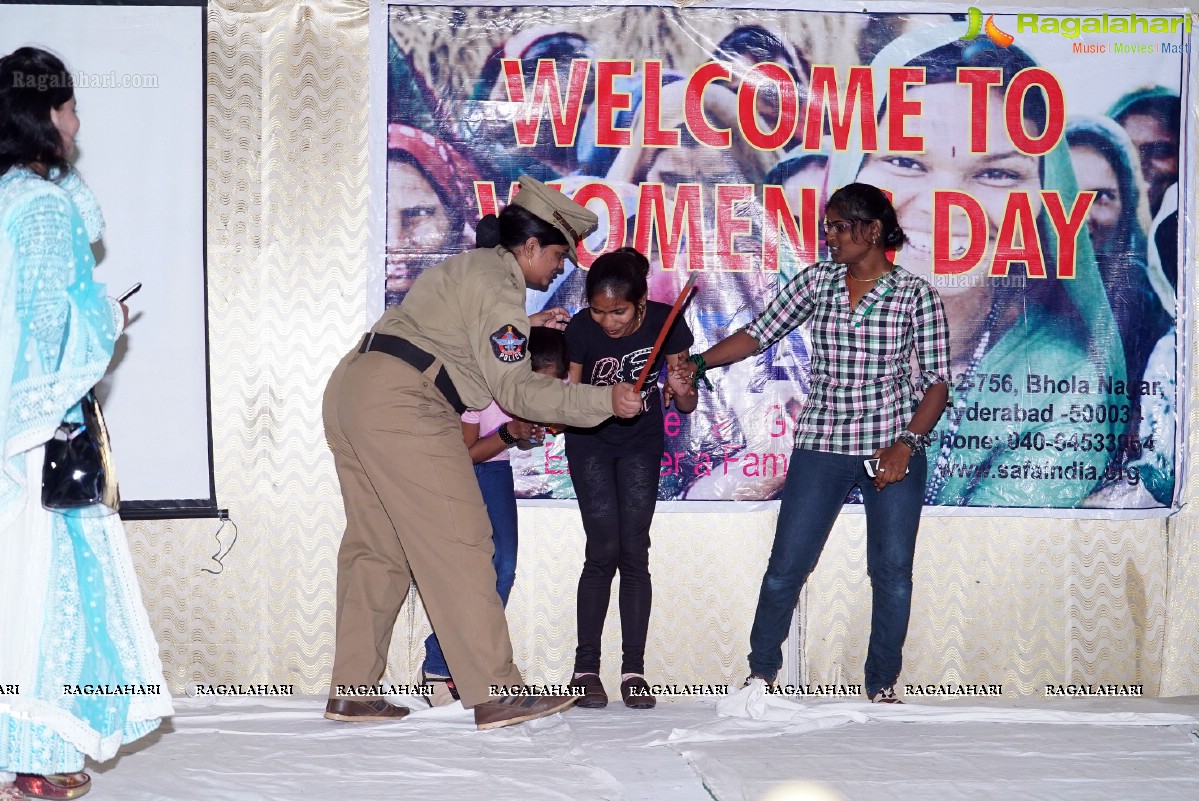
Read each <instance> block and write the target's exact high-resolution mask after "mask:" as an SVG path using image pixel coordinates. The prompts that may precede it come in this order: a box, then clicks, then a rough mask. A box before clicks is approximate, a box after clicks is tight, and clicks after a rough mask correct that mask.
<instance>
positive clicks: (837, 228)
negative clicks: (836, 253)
mask: <svg viewBox="0 0 1199 801" xmlns="http://www.w3.org/2000/svg"><path fill="white" fill-rule="evenodd" d="M855 225H857V223H856V222H852V221H850V220H838V221H837V222H835V223H827V222H826V223H824V235H825V236H828V235H829V234H839V233H841V232H842V231H848V230H849V229H850V228H853V227H854V226H855Z"/></svg>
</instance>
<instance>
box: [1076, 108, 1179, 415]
mask: <svg viewBox="0 0 1199 801" xmlns="http://www.w3.org/2000/svg"><path fill="white" fill-rule="evenodd" d="M1066 141H1067V142H1068V143H1069V144H1070V160H1071V163H1072V164H1073V166H1074V174H1075V175H1076V176H1077V177H1078V188H1079V191H1082V192H1094V193H1095V200H1094V202H1093V203H1092V204H1091V209H1090V212H1089V213H1088V214H1087V232H1088V233H1089V234H1090V237H1091V246H1092V247H1093V248H1094V250H1095V259H1096V261H1097V263H1098V265H1099V275H1100V277H1101V278H1102V280H1103V287H1104V289H1105V290H1106V291H1107V299H1108V304H1109V305H1110V306H1111V307H1112V316H1113V317H1114V318H1115V320H1116V329H1117V330H1118V331H1119V332H1120V340H1121V342H1122V343H1123V345H1124V362H1125V367H1126V369H1127V371H1128V381H1129V383H1130V384H1137V383H1139V382H1140V380H1141V375H1142V374H1143V373H1144V372H1145V362H1146V360H1148V358H1149V353H1150V351H1152V350H1153V348H1154V346H1156V345H1157V342H1158V340H1159V339H1161V337H1162V335H1163V334H1165V333H1166V331H1167V330H1168V329H1169V328H1170V325H1171V323H1172V322H1173V309H1170V310H1167V309H1166V308H1165V306H1164V305H1163V299H1162V298H1161V297H1159V296H1158V293H1157V291H1156V290H1155V289H1154V286H1155V282H1154V280H1152V279H1151V276H1150V272H1149V270H1150V268H1149V260H1148V256H1149V246H1148V239H1147V238H1146V236H1145V232H1146V230H1147V229H1148V227H1149V222H1150V220H1149V203H1148V200H1147V198H1146V196H1145V183H1144V180H1143V179H1142V177H1141V174H1140V171H1139V170H1138V169H1137V154H1136V150H1135V149H1134V147H1133V144H1132V140H1131V139H1129V138H1128V134H1127V133H1125V132H1124V129H1123V128H1121V127H1120V126H1119V125H1117V124H1116V123H1115V122H1113V121H1112V120H1110V119H1108V118H1107V117H1095V116H1088V117H1071V118H1070V119H1069V120H1067V121H1066ZM1155 267H1156V271H1157V272H1158V273H1160V272H1161V268H1160V266H1159V265H1155ZM1165 280H1166V277H1165V276H1164V275H1160V276H1159V278H1158V281H1157V282H1156V283H1157V285H1162V282H1164V281H1165ZM1139 405H1140V404H1139V403H1138V404H1137V406H1138V407H1139Z"/></svg>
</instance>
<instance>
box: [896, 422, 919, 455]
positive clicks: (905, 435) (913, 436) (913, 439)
mask: <svg viewBox="0 0 1199 801" xmlns="http://www.w3.org/2000/svg"><path fill="white" fill-rule="evenodd" d="M896 441H897V442H902V443H903V444H904V445H907V446H908V448H909V449H910V450H911V451H912V455H913V456H914V455H916V454H917V453H922V452H923V451H924V437H922V436H920V435H919V434H917V433H916V432H914V431H908V430H907V429H906V428H905V429H904V430H903V431H902V432H900V434H899V439H898V440H896Z"/></svg>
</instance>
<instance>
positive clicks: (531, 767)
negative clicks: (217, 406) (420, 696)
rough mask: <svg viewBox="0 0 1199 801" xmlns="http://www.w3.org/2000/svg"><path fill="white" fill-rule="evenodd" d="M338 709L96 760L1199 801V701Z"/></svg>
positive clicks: (196, 729)
mask: <svg viewBox="0 0 1199 801" xmlns="http://www.w3.org/2000/svg"><path fill="white" fill-rule="evenodd" d="M323 706H324V699H318V698H293V699H285V700H272V701H270V702H267V703H263V702H251V701H249V700H248V699H247V700H237V701H222V702H220V703H214V702H211V701H208V700H205V701H200V700H198V699H190V698H180V699H177V700H176V709H177V713H176V715H175V716H174V718H172V719H171V720H170V721H168V722H166V723H164V724H163V727H162V729H161V730H160V731H159V732H157V733H155V734H154V735H152V736H150V737H149V738H146V739H145V740H143V741H140V742H137V743H134V744H132V745H130V746H128V747H126V748H125V749H123V750H122V752H121V754H120V756H119V757H118V758H117V759H116V760H114V761H112V762H109V763H107V764H106V765H104V766H103V767H97V766H94V765H91V766H89V768H88V770H89V771H90V772H91V774H92V777H93V790H92V792H91V794H90V795H89V798H91V799H93V801H164V800H170V801H174V800H175V799H179V800H180V801H183V800H185V799H186V801H199V800H200V799H218V800H219V801H251V800H252V799H253V800H254V801H257V800H258V799H264V800H266V799H269V800H270V801H276V800H278V801H300V800H301V799H324V798H329V799H339V801H340V799H347V800H348V799H364V800H365V801H373V800H374V799H379V801H395V800H396V799H405V801H412V800H414V799H429V801H474V799H479V800H480V801H535V800H538V801H539V800H540V799H562V800H563V801H588V800H590V799H609V800H614V799H622V800H627V801H709V799H712V798H715V799H717V800H718V801H757V799H761V798H762V797H763V796H764V795H766V794H767V793H768V792H769V791H771V790H772V789H776V790H777V788H778V787H779V785H785V784H788V783H791V782H803V783H807V790H811V789H812V785H816V786H817V789H816V792H817V793H818V792H819V788H820V787H824V788H826V790H831V791H832V793H833V794H831V795H827V794H826V795H819V794H813V793H812V792H808V794H806V795H805V794H804V792H805V790H804V789H803V788H800V789H797V790H795V792H792V793H791V794H789V795H783V796H780V797H779V798H780V801H781V799H783V798H785V799H787V800H788V801H817V799H819V801H828V799H844V801H851V800H852V801H858V800H859V799H863V800H864V799H870V800H873V799H897V798H898V799H920V801H940V800H941V799H944V801H963V800H964V799H969V800H970V801H986V800H987V799H996V801H999V800H1000V799H1002V800H1003V801H1010V799H1020V800H1021V801H1030V800H1031V799H1047V800H1048V799H1052V801H1063V800H1067V799H1133V798H1153V799H1155V801H1168V800H1169V799H1178V800H1179V801H1183V800H1184V799H1185V800H1186V801H1194V799H1197V798H1199V697H1187V698H1170V699H1118V700H1117V699H1112V700H1097V699H1087V700H1074V699H1071V700H1065V699H1063V700H1056V699H1054V700H1053V701H1048V700H1039V701H1033V700H1023V701H1013V700H1004V699H996V700H985V701H981V702H980V700H979V699H974V700H973V701H969V702H963V701H939V702H935V703H919V704H915V703H908V704H904V705H872V704H868V703H864V702H860V701H809V702H807V703H801V702H798V701H795V700H792V699H785V698H779V697H777V696H770V697H767V696H763V695H762V693H761V692H760V690H756V689H753V688H751V689H747V690H742V691H740V692H738V693H735V694H734V695H732V696H729V697H727V698H724V699H721V700H720V701H719V703H717V702H715V701H711V700H708V701H686V702H682V701H680V702H674V703H660V704H659V705H658V707H657V709H654V710H650V711H633V710H629V709H626V708H625V707H624V706H623V705H620V704H619V703H617V704H615V705H613V704H610V705H609V706H608V708H606V709H602V710H585V709H572V710H570V711H568V712H566V713H565V714H562V715H555V716H553V717H550V718H547V719H543V720H540V721H534V722H533V723H529V724H524V725H521V726H514V727H510V728H506V729H499V730H495V731H491V732H478V731H475V730H474V725H473V717H472V715H471V714H470V713H469V712H466V711H465V710H463V709H462V708H461V706H460V705H458V704H455V705H454V706H451V707H444V708H440V709H422V710H421V711H418V712H416V713H414V714H412V715H409V716H408V717H407V718H405V719H404V720H401V721H398V722H395V723H361V724H347V723H335V722H331V721H327V720H325V719H324V718H322V717H321V713H322V711H323ZM413 706H415V704H413ZM421 706H423V704H421ZM718 706H719V712H718ZM720 713H724V714H720ZM772 799H773V796H772Z"/></svg>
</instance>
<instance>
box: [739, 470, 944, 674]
mask: <svg viewBox="0 0 1199 801" xmlns="http://www.w3.org/2000/svg"><path fill="white" fill-rule="evenodd" d="M865 458H866V457H864V456H845V455H843V454H837V453H822V452H819V451H808V450H801V449H798V448H797V449H796V450H795V451H794V452H793V453H792V456H791V464H790V466H789V467H788V469H787V480H786V483H785V484H784V485H783V495H782V504H781V506H780V507H779V518H778V526H777V528H776V529H775V534H774V546H773V547H772V549H771V551H770V562H769V564H768V565H767V566H766V575H764V576H763V577H762V590H761V592H760V593H759V594H758V609H757V612H756V613H755V614H754V625H753V629H752V630H751V631H750V635H749V647H750V652H749V669H750V670H751V671H752V672H753V673H755V674H757V675H759V676H762V677H763V678H767V679H771V680H773V679H774V678H775V676H776V675H777V674H778V671H779V668H781V667H782V666H783V650H782V644H783V640H785V639H786V638H787V629H788V627H789V626H790V623H791V613H792V612H793V611H794V610H795V604H796V603H797V602H798V601H799V590H800V588H801V587H803V584H804V582H805V581H807V578H808V576H809V575H810V574H811V572H812V569H813V568H814V567H816V560H817V559H819V558H820V552H821V550H823V548H824V543H825V542H826V541H827V540H828V535H829V532H830V531H831V530H832V528H833V523H834V522H836V520H837V515H838V514H839V513H840V511H841V506H842V505H843V504H844V502H845V496H846V495H847V494H848V493H849V491H850V490H851V489H852V488H853V486H854V485H855V484H858V485H860V486H861V488H862V496H863V502H864V505H865V507H866V570H867V573H868V574H869V575H870V584H871V587H872V589H873V591H874V600H873V604H872V612H871V617H870V648H869V650H868V651H867V654H866V693H867V694H868V695H873V694H874V693H876V692H878V691H879V690H880V689H882V688H884V687H890V686H892V685H893V684H895V681H896V680H897V679H898V678H899V671H900V668H901V667H902V666H903V641H904V639H905V638H906V637H907V633H908V618H909V617H910V616H911V611H912V560H913V557H914V556H915V553H916V530H917V529H918V528H919V527H920V511H921V509H922V508H923V499H924V485H925V481H926V478H927V473H928V461H927V460H926V458H925V456H924V455H923V454H920V455H916V456H913V457H912V460H911V462H910V463H909V467H908V469H909V470H910V471H911V472H910V473H909V474H908V476H907V477H906V478H904V480H903V481H899V482H897V483H895V484H888V485H887V486H886V487H885V488H884V489H883V490H882V491H881V492H879V491H877V490H875V489H874V484H873V483H872V482H871V481H870V479H869V477H867V475H866V469H865V467H864V466H863V465H862V462H863V460H864V459H865Z"/></svg>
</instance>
